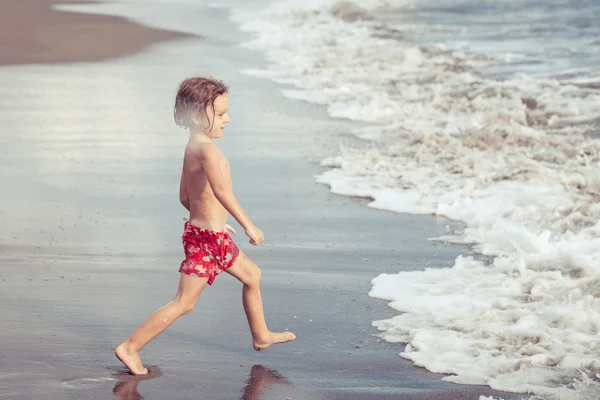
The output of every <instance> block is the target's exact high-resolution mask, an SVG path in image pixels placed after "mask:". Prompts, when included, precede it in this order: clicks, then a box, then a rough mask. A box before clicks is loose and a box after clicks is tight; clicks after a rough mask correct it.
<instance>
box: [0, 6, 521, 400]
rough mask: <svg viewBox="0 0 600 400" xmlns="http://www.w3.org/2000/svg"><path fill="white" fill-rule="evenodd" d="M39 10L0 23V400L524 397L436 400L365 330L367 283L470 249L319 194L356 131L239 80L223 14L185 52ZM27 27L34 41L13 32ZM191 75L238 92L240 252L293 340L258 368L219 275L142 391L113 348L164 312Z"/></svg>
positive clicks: (272, 319) (432, 387)
mask: <svg viewBox="0 0 600 400" xmlns="http://www.w3.org/2000/svg"><path fill="white" fill-rule="evenodd" d="M49 4H51V3H50V2H45V1H33V0H31V1H27V2H22V1H18V2H17V1H9V2H3V3H2V4H1V5H0V15H2V18H3V19H4V20H6V21H10V24H8V25H6V24H0V25H3V26H2V29H3V30H4V31H3V35H2V37H5V38H7V37H8V36H7V34H4V32H9V33H10V34H11V35H14V37H19V38H20V39H19V41H18V42H14V41H9V42H8V43H4V44H2V45H1V46H0V64H3V66H2V67H0V88H2V91H3V93H4V96H2V98H1V99H0V127H1V128H0V129H1V130H2V132H1V135H0V147H1V148H2V153H1V157H0V187H2V188H5V190H4V193H3V202H2V208H0V268H2V277H1V278H0V317H1V318H2V321H3V323H2V328H1V333H0V337H1V340H0V398H6V399H15V400H20V399H107V398H117V399H121V400H124V399H141V398H144V399H147V400H148V399H165V398H173V399H190V398H195V399H196V398H197V399H217V400H218V399H244V400H259V399H262V400H268V399H288V398H289V399H301V400H312V399H315V400H317V399H319V400H326V399H327V400H342V399H343V400H359V399H360V400H362V399H365V400H366V399H374V400H376V399H380V400H384V399H406V400H409V399H410V400H413V399H414V400H417V399H422V400H425V399H432V400H433V399H436V400H445V399H457V400H458V399H460V400H468V399H478V398H479V396H480V395H488V396H489V395H494V396H502V397H503V398H505V399H519V398H521V396H516V395H510V394H507V393H499V392H495V391H493V390H490V389H489V388H484V387H473V386H459V385H453V384H449V383H445V382H443V381H442V378H443V376H441V375H438V374H432V373H429V372H427V371H425V370H423V369H420V368H417V367H415V366H413V365H412V364H410V363H408V362H406V361H405V360H403V359H401V358H400V357H399V356H398V354H399V353H400V352H401V351H402V349H403V346H401V345H399V344H398V345H393V344H389V343H385V342H384V341H382V340H380V339H379V338H377V337H376V336H375V335H376V334H377V330H376V329H375V328H374V327H372V326H371V322H372V321H374V320H377V319H383V318H389V317H390V316H392V315H394V313H393V312H392V310H390V309H389V308H388V307H387V305H386V304H385V303H384V302H380V301H376V300H374V299H372V298H369V297H368V296H367V293H368V291H369V289H370V287H371V283H370V281H371V279H372V278H373V277H375V276H377V275H378V274H380V273H382V272H390V273H392V272H397V271H399V270H410V269H415V268H420V269H422V268H425V267H426V266H430V265H439V266H447V265H450V264H451V262H452V260H453V259H454V258H455V257H456V256H457V255H458V254H461V253H463V254H464V253H465V252H466V251H467V250H466V249H465V248H460V247H458V246H448V245H445V244H443V243H440V242H432V241H427V240H426V239H427V238H428V237H434V236H439V235H441V234H442V233H444V232H445V230H446V227H447V225H448V224H449V222H448V221H446V220H441V219H439V220H438V219H434V218H431V217H424V216H415V215H401V214H393V213H388V212H383V211H377V210H373V209H369V208H367V207H365V206H364V204H363V201H362V200H359V199H352V198H344V197H338V196H334V195H331V194H329V192H328V189H327V188H326V187H325V186H322V185H318V184H316V183H315V182H314V175H315V174H317V173H318V172H319V171H320V170H321V169H320V167H319V166H318V164H317V163H318V162H319V161H320V160H321V159H322V158H323V156H324V155H328V154H332V153H335V151H336V150H337V146H338V142H339V140H340V138H342V139H343V138H344V134H345V133H346V132H347V131H348V127H349V126H350V123H348V124H346V123H344V122H340V121H334V120H332V119H330V118H329V117H328V116H327V114H326V112H325V111H324V110H323V109H322V108H321V107H319V106H316V105H311V104H307V103H303V102H297V101H292V100H289V99H286V98H284V97H283V96H282V95H281V94H280V87H279V86H278V85H276V84H275V83H272V82H269V81H266V80H259V79H256V78H252V77H249V76H247V75H244V74H242V73H241V72H240V70H241V69H243V68H245V66H248V67H251V66H253V65H258V64H261V63H262V62H263V60H262V59H261V56H260V54H257V53H253V52H251V51H249V50H245V49H240V48H239V47H238V43H239V41H240V34H238V33H237V32H236V30H235V26H233V25H232V24H231V23H230V22H229V21H227V17H226V11H225V10H219V9H213V8H210V9H209V8H207V9H206V10H205V12H204V13H202V14H201V15H200V16H199V17H198V18H199V19H201V21H200V23H201V22H206V26H211V27H214V26H215V24H217V23H216V22H215V21H218V25H219V27H220V28H219V29H222V30H223V32H226V33H224V34H223V35H221V36H219V32H220V31H219V30H215V29H211V30H208V29H207V31H206V33H205V34H203V35H202V38H197V39H186V40H172V39H177V38H182V37H184V36H189V35H187V34H178V33H176V32H164V31H160V30H157V29H152V28H147V27H142V26H139V25H136V24H134V23H131V22H128V21H127V20H126V19H123V18H119V17H107V16H97V17H96V16H93V15H87V14H85V15H84V14H75V13H73V14H70V13H66V12H59V11H53V10H51V9H50V8H49ZM31 16H35V18H36V19H35V21H36V24H35V25H36V27H37V28H36V29H38V30H37V31H35V32H37V33H35V32H33V31H31V32H30V33H31V35H26V34H23V33H20V34H19V33H18V32H20V31H19V29H21V27H23V26H26V24H25V23H26V21H30V20H31V18H33V17H31ZM165 18H168V15H165ZM73 33H76V35H75V36H74V35H73ZM80 33H81V35H79V34H80ZM88 34H90V35H93V36H94V43H95V44H96V45H95V46H93V47H91V46H87V43H89V39H84V35H88ZM53 35H59V36H53ZM61 35H66V36H68V37H70V38H71V39H69V40H72V42H69V41H67V40H66V39H64V37H66V36H61ZM123 37H127V38H128V40H127V41H125V40H122V39H120V38H123ZM40 38H43V39H44V40H41V39H40ZM129 39H131V40H129ZM167 39H169V40H168V41H165V40H167ZM59 42H60V43H61V46H60V47H54V44H55V43H59ZM150 45H152V46H150ZM149 46H150V47H149ZM50 49H53V50H50ZM198 55H202V57H200V56H198ZM25 64H29V65H25ZM32 64H35V65H32ZM199 73H202V74H203V73H212V74H213V75H216V76H218V77H219V78H220V79H223V80H224V81H226V82H227V83H228V84H229V86H230V89H231V94H230V96H231V100H230V106H231V111H230V115H231V118H232V122H231V123H230V124H229V126H228V128H227V130H226V132H225V136H224V138H223V139H222V140H221V142H220V146H221V148H222V149H223V151H224V152H225V153H226V154H227V155H228V157H229V161H230V163H231V167H232V174H233V182H234V189H235V192H236V195H237V197H238V198H239V199H240V201H241V203H242V205H243V206H244V208H245V210H246V211H247V213H248V214H249V215H250V216H251V217H252V219H253V220H255V221H256V223H257V225H259V226H260V227H261V229H263V231H264V232H265V237H266V240H265V243H264V245H263V246H261V247H258V248H255V247H252V246H251V245H250V244H249V243H248V242H247V240H246V239H245V236H243V234H242V233H241V232H240V230H239V229H238V234H237V235H236V237H234V239H235V240H236V241H237V242H238V244H239V245H240V247H241V248H242V250H244V251H245V252H246V253H247V254H248V255H249V256H250V257H251V258H252V259H253V260H255V262H256V263H257V264H258V265H259V266H260V267H261V269H262V271H263V281H262V290H263V300H264V303H265V311H266V316H267V323H268V324H269V327H270V328H271V329H272V330H283V329H288V330H291V331H293V332H294V333H295V334H296V335H297V336H298V339H297V340H296V341H295V342H293V343H290V344H287V345H282V346H274V347H273V348H271V349H268V350H267V351H265V352H263V353H257V352H255V351H254V350H253V349H252V347H251V341H250V336H249V332H248V328H247V325H246V321H245V317H244V313H243V310H242V307H241V287H240V284H239V283H238V282H237V281H235V280H234V279H233V278H232V277H230V276H227V275H224V276H219V277H218V278H217V280H216V282H215V284H214V285H213V286H212V287H209V288H207V289H206V290H205V291H204V293H203V294H202V296H201V298H200V300H199V302H198V305H197V307H196V309H195V310H194V311H193V312H192V313H191V314H189V315H187V316H185V317H183V318H181V319H180V320H178V321H177V322H176V323H175V324H174V325H173V326H172V327H171V328H169V329H168V330H167V331H166V332H165V333H164V334H163V335H161V336H160V337H159V338H157V339H156V340H155V341H153V342H152V343H151V344H150V345H149V346H148V347H146V348H145V349H144V350H143V351H142V353H141V356H142V359H143V360H144V362H145V363H146V364H147V365H149V366H150V370H151V374H150V376H148V377H144V378H135V377H132V376H130V375H128V374H127V373H125V372H124V370H123V367H122V365H120V364H119V362H118V360H116V358H115V357H114V356H113V354H112V349H113V348H114V346H116V345H117V344H118V343H120V341H122V340H123V339H124V338H126V337H127V336H128V335H129V334H130V333H131V331H132V329H134V328H135V327H137V326H138V324H139V323H140V322H142V321H143V319H144V318H145V317H146V316H147V315H148V314H149V313H150V312H152V311H153V310H155V309H156V308H158V307H160V306H162V305H163V304H164V303H166V302H168V301H169V300H171V298H172V296H173V295H174V294H175V290H176V285H177V281H178V278H179V277H178V274H177V269H178V266H179V263H180V262H181V257H182V255H183V252H182V249H181V242H180V236H181V231H182V227H183V217H185V213H184V211H185V210H184V209H183V207H181V206H180V205H179V203H178V198H177V193H178V192H177V190H178V185H179V173H180V165H181V152H182V148H183V146H184V144H185V141H186V140H187V132H184V131H181V130H178V128H177V127H176V126H175V125H174V123H173V120H172V102H173V98H174V93H175V90H176V86H177V84H178V83H179V82H180V81H181V80H182V79H183V78H185V77H186V76H189V75H193V74H199ZM91 77H93V79H90V78H91ZM234 226H235V227H236V228H238V227H237V225H234Z"/></svg>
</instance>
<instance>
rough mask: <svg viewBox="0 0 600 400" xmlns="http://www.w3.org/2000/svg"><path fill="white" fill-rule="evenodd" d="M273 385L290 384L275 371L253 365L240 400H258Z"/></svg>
mask: <svg viewBox="0 0 600 400" xmlns="http://www.w3.org/2000/svg"><path fill="white" fill-rule="evenodd" d="M275 384H288V385H291V382H290V381H288V380H287V379H286V378H285V377H283V376H281V375H279V373H278V372H277V371H273V370H272V369H268V368H265V367H263V366H262V365H254V366H253V367H252V370H250V377H249V378H248V381H247V383H246V386H245V387H244V390H243V391H242V397H241V398H240V400H260V399H261V397H262V394H263V393H264V392H265V391H267V389H269V388H270V387H271V386H272V385H275Z"/></svg>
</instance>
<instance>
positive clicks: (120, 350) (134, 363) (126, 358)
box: [115, 342, 148, 375]
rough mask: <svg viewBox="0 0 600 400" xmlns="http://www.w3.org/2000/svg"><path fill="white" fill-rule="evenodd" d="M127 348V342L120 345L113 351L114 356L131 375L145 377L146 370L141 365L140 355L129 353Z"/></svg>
mask: <svg viewBox="0 0 600 400" xmlns="http://www.w3.org/2000/svg"><path fill="white" fill-rule="evenodd" d="M127 347H128V346H127V342H124V343H121V344H120V345H119V347H117V348H116V349H115V356H117V358H118V359H119V360H121V362H122V363H123V364H125V366H126V367H127V368H128V369H129V371H130V372H131V373H132V374H133V375H146V374H147V373H148V369H147V368H144V366H143V365H142V360H141V359H140V355H139V354H138V353H137V352H135V353H130V352H129V350H128V349H127Z"/></svg>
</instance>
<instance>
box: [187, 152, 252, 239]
mask: <svg viewBox="0 0 600 400" xmlns="http://www.w3.org/2000/svg"><path fill="white" fill-rule="evenodd" d="M219 155H220V154H219V149H218V148H217V146H216V145H215V144H213V143H208V144H205V145H203V146H202V147H201V148H200V154H199V157H200V162H201V164H202V167H203V169H204V173H205V174H206V178H207V179H208V183H209V185H210V188H211V189H212V191H213V193H214V194H215V197H216V198H217V200H219V202H220V203H221V204H222V205H223V207H225V209H226V210H227V211H229V214H231V216H232V217H233V218H235V220H236V221H237V222H238V223H239V224H240V225H241V226H242V228H244V230H246V231H247V230H248V229H250V228H254V224H253V223H252V222H251V221H250V218H248V216H247V215H246V213H245V212H244V210H243V209H242V206H241V205H240V203H239V202H238V201H237V199H236V198H235V195H234V194H233V190H232V188H231V186H230V185H228V184H227V183H226V181H225V178H224V177H223V173H222V171H221V164H220V162H219V158H220V157H219Z"/></svg>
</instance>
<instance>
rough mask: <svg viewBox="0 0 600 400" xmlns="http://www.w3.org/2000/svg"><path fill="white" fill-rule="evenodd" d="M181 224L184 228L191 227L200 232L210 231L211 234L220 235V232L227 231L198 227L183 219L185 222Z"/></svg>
mask: <svg viewBox="0 0 600 400" xmlns="http://www.w3.org/2000/svg"><path fill="white" fill-rule="evenodd" d="M183 226H184V227H185V229H191V230H194V231H196V232H202V233H210V234H213V235H222V234H225V233H227V232H226V231H213V230H211V229H206V228H200V227H198V226H196V225H194V224H192V223H191V222H190V221H185V224H184V225H183Z"/></svg>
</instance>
